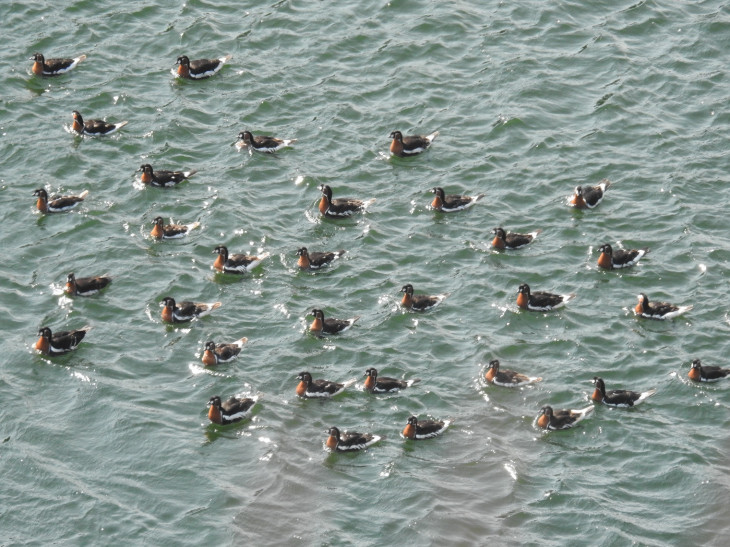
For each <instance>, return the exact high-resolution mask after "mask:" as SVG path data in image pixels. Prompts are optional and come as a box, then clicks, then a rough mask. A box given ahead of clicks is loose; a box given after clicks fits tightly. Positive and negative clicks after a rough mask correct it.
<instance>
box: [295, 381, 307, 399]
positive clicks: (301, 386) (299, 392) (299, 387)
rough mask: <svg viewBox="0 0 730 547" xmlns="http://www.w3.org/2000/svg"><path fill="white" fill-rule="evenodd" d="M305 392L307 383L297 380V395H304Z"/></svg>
mask: <svg viewBox="0 0 730 547" xmlns="http://www.w3.org/2000/svg"><path fill="white" fill-rule="evenodd" d="M306 393H307V383H306V382H299V384H298V385H297V395H299V396H300V397H304V396H305V395H306Z"/></svg>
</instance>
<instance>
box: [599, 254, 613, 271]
mask: <svg viewBox="0 0 730 547" xmlns="http://www.w3.org/2000/svg"><path fill="white" fill-rule="evenodd" d="M598 267H599V268H606V269H607V270H612V269H613V260H611V257H610V256H608V254H607V253H601V256H599V257H598Z"/></svg>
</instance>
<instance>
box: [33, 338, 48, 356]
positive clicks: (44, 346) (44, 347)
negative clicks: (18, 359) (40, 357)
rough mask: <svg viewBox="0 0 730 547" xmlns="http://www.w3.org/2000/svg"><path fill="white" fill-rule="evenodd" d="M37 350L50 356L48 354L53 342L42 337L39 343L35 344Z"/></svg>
mask: <svg viewBox="0 0 730 547" xmlns="http://www.w3.org/2000/svg"><path fill="white" fill-rule="evenodd" d="M35 349H37V350H38V351H40V352H41V353H43V354H45V355H48V352H49V351H50V349H51V342H50V341H49V340H47V339H45V338H43V337H42V336H41V337H40V338H38V341H37V342H36V343H35Z"/></svg>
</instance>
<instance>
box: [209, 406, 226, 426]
mask: <svg viewBox="0 0 730 547" xmlns="http://www.w3.org/2000/svg"><path fill="white" fill-rule="evenodd" d="M208 419H209V420H210V421H211V422H213V423H214V424H219V425H220V424H221V423H222V422H223V418H222V417H221V412H220V410H218V408H217V407H215V406H213V405H210V409H208Z"/></svg>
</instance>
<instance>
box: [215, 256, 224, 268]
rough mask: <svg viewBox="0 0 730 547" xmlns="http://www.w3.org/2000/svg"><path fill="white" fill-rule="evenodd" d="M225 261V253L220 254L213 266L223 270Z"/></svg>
mask: <svg viewBox="0 0 730 547" xmlns="http://www.w3.org/2000/svg"><path fill="white" fill-rule="evenodd" d="M224 264H225V262H224V261H223V255H218V258H216V259H215V262H213V267H214V268H215V269H216V270H218V271H221V272H222V271H223V265H224Z"/></svg>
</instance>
